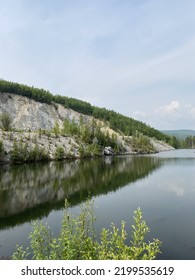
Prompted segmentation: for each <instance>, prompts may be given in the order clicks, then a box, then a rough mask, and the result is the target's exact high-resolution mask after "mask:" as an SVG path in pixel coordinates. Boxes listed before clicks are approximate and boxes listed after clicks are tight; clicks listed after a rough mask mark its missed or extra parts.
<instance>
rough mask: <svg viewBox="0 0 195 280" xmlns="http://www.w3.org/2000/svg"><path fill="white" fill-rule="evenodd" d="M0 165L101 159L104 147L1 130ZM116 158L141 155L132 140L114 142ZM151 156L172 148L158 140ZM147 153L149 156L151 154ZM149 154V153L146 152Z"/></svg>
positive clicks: (43, 134) (41, 133)
mask: <svg viewBox="0 0 195 280" xmlns="http://www.w3.org/2000/svg"><path fill="white" fill-rule="evenodd" d="M0 142H1V149H0V163H1V164H3V163H12V162H13V163H20V162H37V161H49V160H66V159H75V158H82V157H94V156H102V155H103V150H104V147H103V146H100V145H97V144H96V143H91V144H87V143H84V142H83V141H82V139H80V138H79V137H70V136H65V135H61V134H55V133H51V132H46V131H41V130H40V131H39V132H30V131H29V132H24V131H23V132H16V131H9V132H5V131H2V130H0ZM115 143H116V147H117V148H115V149H114V154H115V155H119V154H120V155H127V154H130V155H131V154H139V153H144V151H143V152H142V151H141V152H140V151H136V149H135V147H133V145H132V141H131V137H128V139H127V137H119V136H118V137H117V139H115ZM150 145H151V147H152V148H151V147H150V150H149V152H151V153H155V152H160V151H168V150H172V149H173V148H172V147H171V146H170V145H168V144H166V143H164V142H162V141H158V140H154V139H151V140H150ZM149 152H148V153H149ZM145 153H147V152H145Z"/></svg>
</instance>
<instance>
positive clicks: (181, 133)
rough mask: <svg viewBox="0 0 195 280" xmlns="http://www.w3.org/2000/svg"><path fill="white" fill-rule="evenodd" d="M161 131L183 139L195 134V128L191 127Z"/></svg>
mask: <svg viewBox="0 0 195 280" xmlns="http://www.w3.org/2000/svg"><path fill="white" fill-rule="evenodd" d="M161 132H162V133H165V134H167V135H170V136H175V137H177V138H178V139H181V140H184V139H185V138H186V137H188V136H195V130H191V129H175V130H161Z"/></svg>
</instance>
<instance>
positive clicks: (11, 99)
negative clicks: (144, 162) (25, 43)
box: [0, 92, 173, 161]
mask: <svg viewBox="0 0 195 280" xmlns="http://www.w3.org/2000/svg"><path fill="white" fill-rule="evenodd" d="M4 113H7V114H8V115H9V116H10V117H11V120H12V123H11V126H12V131H8V132H5V131H3V130H2V129H0V142H1V143H2V144H1V145H2V148H1V149H0V150H2V151H0V161H10V155H11V153H12V152H13V150H14V149H16V148H17V149H18V150H17V152H18V153H25V151H28V153H30V156H29V157H28V159H29V158H30V157H31V158H32V156H33V155H34V154H35V153H38V154H40V153H42V152H43V150H44V156H46V158H47V159H55V158H56V154H57V153H58V152H59V151H58V150H57V148H59V147H60V152H61V157H60V159H63V158H70V157H71V158H77V157H81V156H83V155H86V154H87V155H88V156H93V155H100V154H102V150H101V149H103V147H101V148H100V145H99V146H98V147H99V149H98V151H96V152H94V149H95V148H94V147H95V146H97V145H96V144H97V139H95V138H94V139H93V141H91V142H92V144H90V145H91V146H90V147H89V145H88V144H86V142H85V143H84V142H83V140H82V138H81V137H75V136H74V135H66V134H63V135H62V134H61V133H55V131H54V127H55V126H57V127H58V128H59V130H60V129H62V128H63V124H64V122H65V121H66V120H68V121H69V122H72V121H74V123H75V124H76V125H77V126H79V125H81V119H82V125H83V126H86V127H87V128H88V129H92V128H90V127H91V126H92V124H93V123H94V122H95V123H96V124H98V125H100V127H101V132H102V133H103V134H104V135H105V136H106V137H110V138H109V139H112V140H113V139H114V141H115V144H116V146H117V147H119V148H118V149H117V153H120V154H121V153H122V154H134V153H136V149H135V147H134V146H133V142H132V139H131V137H127V136H124V135H123V134H122V133H121V134H120V133H119V132H116V131H113V130H112V129H110V128H109V126H108V124H105V123H103V122H102V121H99V120H95V119H94V118H93V117H91V116H86V115H82V114H80V113H78V112H75V111H73V110H71V109H67V108H64V107H63V106H62V105H60V104H57V103H53V104H51V105H48V104H45V103H40V102H36V101H34V100H32V99H29V98H27V97H24V96H20V95H16V94H11V93H1V92H0V116H1V115H2V114H4ZM84 132H85V131H84ZM149 141H150V151H151V152H158V151H165V150H170V149H173V148H172V147H171V146H169V145H168V144H166V143H163V142H161V141H156V140H154V139H150V140H149ZM86 150H87V153H85V152H86ZM36 158H37V157H36V155H34V158H33V160H36ZM40 159H41V158H40Z"/></svg>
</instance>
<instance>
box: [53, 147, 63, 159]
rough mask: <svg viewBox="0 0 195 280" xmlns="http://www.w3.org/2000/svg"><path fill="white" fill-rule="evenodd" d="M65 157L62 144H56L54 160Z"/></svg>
mask: <svg viewBox="0 0 195 280" xmlns="http://www.w3.org/2000/svg"><path fill="white" fill-rule="evenodd" d="M64 157H65V152H64V148H63V147H62V146H57V148H56V151H55V159H56V160H63V159H64Z"/></svg>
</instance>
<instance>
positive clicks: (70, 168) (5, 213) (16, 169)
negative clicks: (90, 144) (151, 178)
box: [0, 156, 160, 228]
mask: <svg viewBox="0 0 195 280" xmlns="http://www.w3.org/2000/svg"><path fill="white" fill-rule="evenodd" d="M158 167H160V160H159V159H158V158H153V157H139V156H138V157H136V156H126V157H105V158H97V159H85V160H75V161H69V162H51V163H47V164H43V163H41V164H29V165H21V166H4V167H1V170H0V228H5V227H9V226H15V225H16V224H20V223H23V222H26V221H30V220H31V219H35V218H40V217H43V216H46V215H48V214H49V212H50V211H51V210H53V209H60V208H63V207H64V199H65V198H68V200H69V202H70V203H71V205H75V204H78V203H80V202H82V201H85V200H86V198H87V197H88V196H89V194H90V195H93V196H98V195H100V194H106V193H108V192H110V191H116V190H117V189H118V188H121V187H123V186H125V185H127V184H128V183H130V182H135V181H136V180H138V179H141V178H144V177H145V176H147V175H149V174H150V173H151V172H152V171H153V170H155V169H156V168H158Z"/></svg>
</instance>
